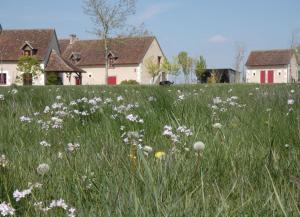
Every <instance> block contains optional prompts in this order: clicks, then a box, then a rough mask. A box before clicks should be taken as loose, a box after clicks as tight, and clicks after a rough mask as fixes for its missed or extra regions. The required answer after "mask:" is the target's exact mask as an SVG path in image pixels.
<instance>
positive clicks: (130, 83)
mask: <svg viewBox="0 0 300 217" xmlns="http://www.w3.org/2000/svg"><path fill="white" fill-rule="evenodd" d="M121 84H124V85H138V84H139V82H137V81H136V80H125V81H122V82H121Z"/></svg>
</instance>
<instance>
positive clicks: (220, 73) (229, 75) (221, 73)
mask: <svg viewBox="0 0 300 217" xmlns="http://www.w3.org/2000/svg"><path fill="white" fill-rule="evenodd" d="M213 74H215V75H216V78H217V82H218V83H239V82H240V72H237V71H236V70H234V69H230V68H228V69H206V70H205V72H204V73H203V75H202V76H201V78H198V82H199V83H207V82H208V79H209V78H210V77H211V76H212V75H213Z"/></svg>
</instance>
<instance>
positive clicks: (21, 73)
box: [17, 56, 42, 81]
mask: <svg viewBox="0 0 300 217" xmlns="http://www.w3.org/2000/svg"><path fill="white" fill-rule="evenodd" d="M17 71H18V74H17V81H23V78H29V77H30V78H31V77H32V78H34V79H35V78H37V77H38V76H39V75H40V74H41V73H42V69H41V67H40V62H39V61H38V60H37V59H36V58H35V57H33V56H22V57H20V58H19V60H18V64H17Z"/></svg>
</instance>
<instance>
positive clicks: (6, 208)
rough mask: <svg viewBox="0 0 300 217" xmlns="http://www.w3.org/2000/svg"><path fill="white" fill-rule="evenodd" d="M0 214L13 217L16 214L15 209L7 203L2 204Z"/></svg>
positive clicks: (0, 204)
mask: <svg viewBox="0 0 300 217" xmlns="http://www.w3.org/2000/svg"><path fill="white" fill-rule="evenodd" d="M0 214H1V215H2V216H13V215H14V214H15V209H14V208H12V206H10V205H9V204H7V203H6V202H3V203H0Z"/></svg>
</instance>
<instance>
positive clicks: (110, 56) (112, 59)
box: [108, 52, 118, 68]
mask: <svg viewBox="0 0 300 217" xmlns="http://www.w3.org/2000/svg"><path fill="white" fill-rule="evenodd" d="M117 59H118V57H117V56H115V55H114V54H113V53H112V52H109V54H108V67H109V68H113V67H114V64H115V62H116V60H117Z"/></svg>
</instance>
